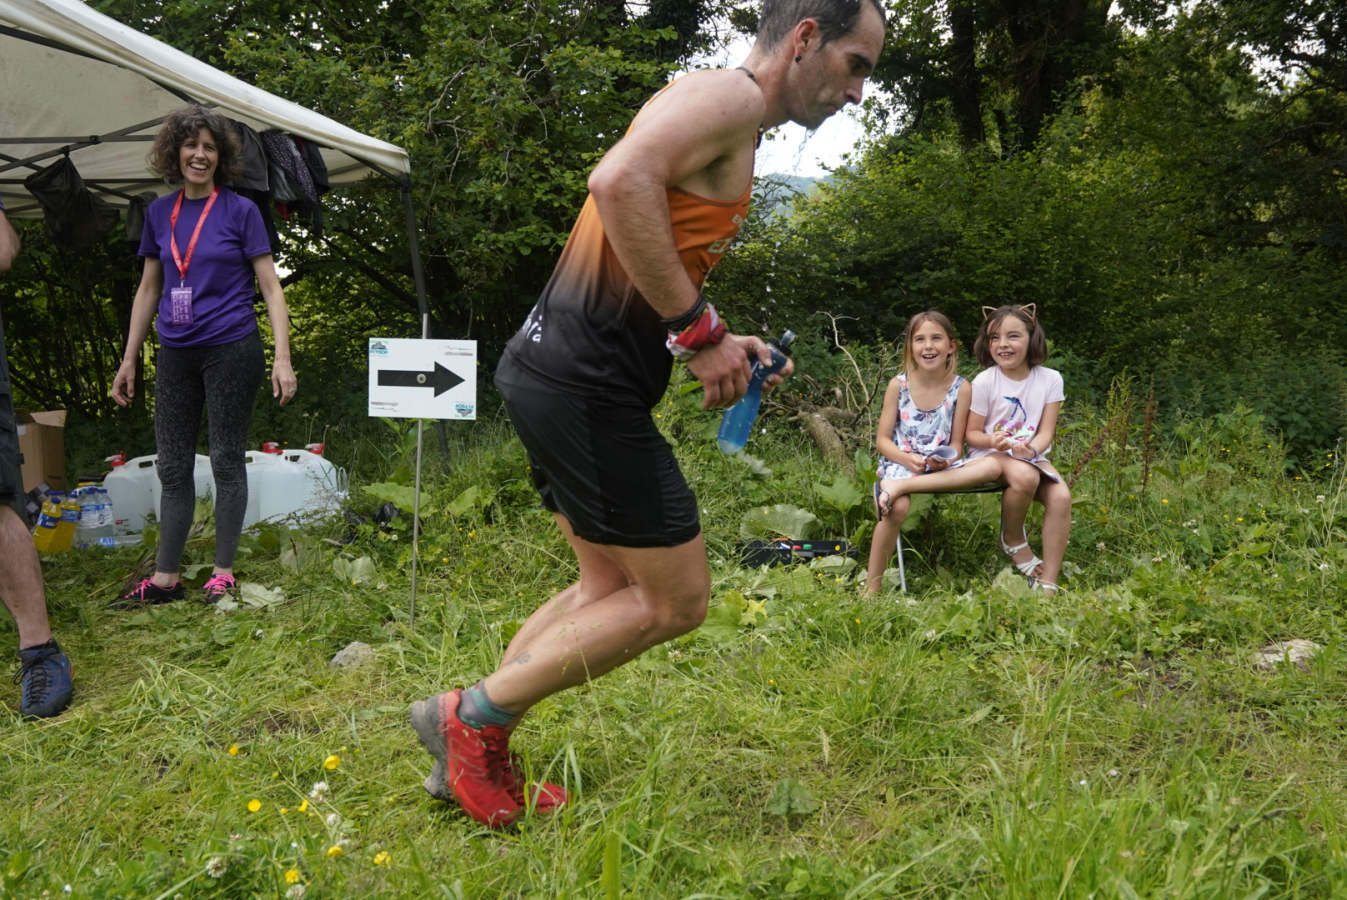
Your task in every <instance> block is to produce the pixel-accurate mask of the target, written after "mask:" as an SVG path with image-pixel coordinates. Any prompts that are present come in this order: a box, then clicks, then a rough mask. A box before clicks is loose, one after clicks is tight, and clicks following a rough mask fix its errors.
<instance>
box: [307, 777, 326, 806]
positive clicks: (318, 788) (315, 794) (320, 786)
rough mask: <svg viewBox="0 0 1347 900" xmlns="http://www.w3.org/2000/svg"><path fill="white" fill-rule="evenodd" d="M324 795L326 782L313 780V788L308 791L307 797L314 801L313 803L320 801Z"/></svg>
mask: <svg viewBox="0 0 1347 900" xmlns="http://www.w3.org/2000/svg"><path fill="white" fill-rule="evenodd" d="M326 796H327V782H326V781H315V782H314V783H313V789H312V790H311V791H309V799H310V800H312V801H314V802H315V803H322V802H323V798H324V797H326Z"/></svg>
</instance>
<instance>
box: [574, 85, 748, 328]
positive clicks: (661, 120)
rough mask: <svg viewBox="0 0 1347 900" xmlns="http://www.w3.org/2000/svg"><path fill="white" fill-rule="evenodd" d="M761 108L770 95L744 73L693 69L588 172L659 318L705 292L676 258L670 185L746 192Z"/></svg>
mask: <svg viewBox="0 0 1347 900" xmlns="http://www.w3.org/2000/svg"><path fill="white" fill-rule="evenodd" d="M762 114H763V104H762V94H761V92H760V91H759V90H758V88H757V86H756V85H754V84H753V82H752V81H751V80H749V79H748V78H747V77H746V76H744V74H743V73H742V72H736V71H733V70H725V71H715V72H702V73H694V74H692V75H688V76H686V77H684V78H683V79H682V80H680V81H679V82H677V83H675V84H674V85H672V86H671V87H669V88H668V89H667V90H665V91H664V93H662V94H660V95H659V96H658V97H656V98H654V99H653V100H652V101H651V102H650V103H649V105H648V106H647V107H646V108H645V109H643V110H642V111H641V113H640V114H639V115H638V116H637V118H636V120H635V121H634V122H633V124H632V128H631V130H630V131H629V132H628V133H627V135H626V136H625V137H623V138H622V140H620V141H618V143H617V144H616V145H614V146H613V148H612V149H610V150H609V151H608V153H606V154H605V155H604V157H603V159H602V160H600V161H599V164H598V165H597V166H596V167H595V168H594V171H593V172H592V173H591V174H590V176H589V190H590V193H591V194H592V195H593V197H594V202H595V205H596V206H597V208H598V212H599V217H600V218H601V219H602V220H603V224H604V231H605V233H606V234H607V235H608V239H609V241H610V242H611V243H612V245H613V250H614V251H615V252H616V253H617V257H618V259H619V260H621V262H622V265H623V267H624V268H625V269H626V270H627V274H628V275H629V276H630V277H631V279H632V282H633V283H634V284H635V285H636V289H637V290H638V291H640V292H641V296H643V297H645V299H646V300H647V301H648V302H649V303H650V305H651V306H652V307H653V308H654V309H655V311H656V312H658V313H659V314H660V316H661V317H664V318H672V317H674V316H677V315H678V314H680V313H682V312H684V311H686V310H688V309H690V308H691V307H692V304H693V303H694V302H695V301H696V298H697V288H696V287H695V286H694V285H693V283H692V281H691V280H690V279H689V278H688V276H687V274H686V272H685V271H684V270H683V265H682V263H681V261H680V260H679V258H678V252H677V249H676V247H675V244H674V235H673V226H672V223H671V221H670V213H669V203H668V198H667V196H666V191H667V190H668V189H669V188H670V187H675V186H678V187H683V188H684V189H686V190H690V191H692V192H694V193H699V194H702V195H708V192H710V191H712V190H714V189H715V188H717V187H719V188H720V193H721V195H722V196H713V197H712V199H733V198H734V197H736V196H738V194H739V193H740V192H742V191H743V189H744V187H745V186H746V185H747V184H748V181H749V179H750V178H751V177H752V167H751V154H752V152H753V141H754V139H755V138H756V136H757V130H758V125H759V124H760V123H761V122H762ZM736 163H737V164H738V165H736ZM718 176H720V177H718Z"/></svg>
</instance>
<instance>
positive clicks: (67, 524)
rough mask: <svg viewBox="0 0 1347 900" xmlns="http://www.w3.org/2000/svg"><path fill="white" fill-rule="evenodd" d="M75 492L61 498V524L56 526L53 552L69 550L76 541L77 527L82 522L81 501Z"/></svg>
mask: <svg viewBox="0 0 1347 900" xmlns="http://www.w3.org/2000/svg"><path fill="white" fill-rule="evenodd" d="M74 493H75V492H74V491H71V492H70V493H69V494H66V495H64V496H63V497H62V498H61V524H59V525H57V526H56V534H55V536H54V538H53V546H52V548H51V549H52V552H53V553H59V552H61V551H62V550H69V549H70V547H71V545H72V544H73V543H74V541H75V529H77V528H78V527H79V522H80V503H79V499H78V498H76V497H75V496H74Z"/></svg>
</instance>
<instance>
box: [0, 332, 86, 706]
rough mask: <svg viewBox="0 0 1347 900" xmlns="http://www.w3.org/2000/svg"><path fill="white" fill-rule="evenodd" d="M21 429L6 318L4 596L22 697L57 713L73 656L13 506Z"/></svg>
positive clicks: (0, 406)
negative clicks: (56, 631) (64, 647)
mask: <svg viewBox="0 0 1347 900" xmlns="http://www.w3.org/2000/svg"><path fill="white" fill-rule="evenodd" d="M20 458H21V457H20V453H19V435H18V430H17V429H16V428H15V425H14V403H13V399H12V396H11V393H10V387H9V360H8V358H7V355H6V353H5V330H4V323H3V322H0V602H3V603H4V604H5V608H6V609H8V610H9V612H10V615H12V616H13V617H14V625H15V627H17V628H18V631H19V662H20V664H21V665H22V669H21V671H20V677H19V680H20V681H21V682H22V685H23V689H22V699H21V700H20V702H19V711H20V712H21V713H22V714H23V715H24V716H26V717H29V718H44V717H47V716H54V715H56V714H57V713H59V712H61V711H62V710H64V709H65V708H66V707H67V706H69V705H70V698H71V696H72V695H73V693H74V685H73V683H72V681H71V678H70V660H69V659H68V658H67V657H66V655H65V654H64V653H63V652H61V648H60V646H59V645H58V644H57V643H56V639H55V638H54V637H52V633H51V623H50V622H49V621H48V619H47V596H46V592H45V589H44V587H43V584H42V565H41V563H40V562H39V561H38V558H37V548H36V547H35V546H33V536H32V535H31V534H29V533H28V526H27V524H25V523H24V521H23V519H22V518H21V517H20V516H19V513H18V511H17V510H16V509H14V507H13V505H12V504H13V502H14V499H15V498H16V497H17V496H18V495H19V494H20V493H22V491H23V474H22V469H21V467H20V464H19V461H20Z"/></svg>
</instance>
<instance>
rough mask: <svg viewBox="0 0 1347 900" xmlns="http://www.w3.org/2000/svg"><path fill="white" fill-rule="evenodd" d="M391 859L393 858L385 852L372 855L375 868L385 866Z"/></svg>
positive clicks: (381, 851)
mask: <svg viewBox="0 0 1347 900" xmlns="http://www.w3.org/2000/svg"><path fill="white" fill-rule="evenodd" d="M392 858H393V857H392V856H390V855H389V853H388V851H387V850H380V851H379V852H378V853H376V854H374V864H375V865H376V866H386V865H388V862H389V860H391V859H392Z"/></svg>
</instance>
